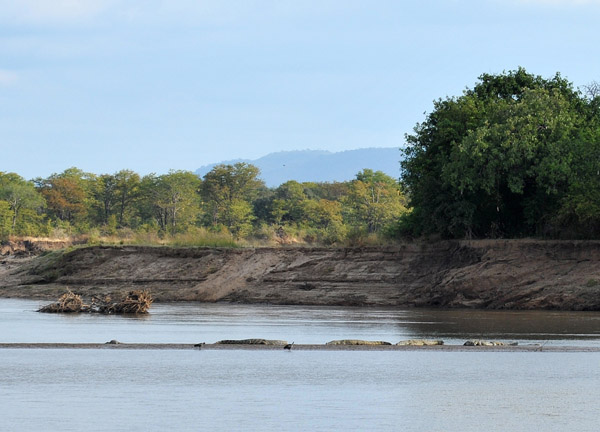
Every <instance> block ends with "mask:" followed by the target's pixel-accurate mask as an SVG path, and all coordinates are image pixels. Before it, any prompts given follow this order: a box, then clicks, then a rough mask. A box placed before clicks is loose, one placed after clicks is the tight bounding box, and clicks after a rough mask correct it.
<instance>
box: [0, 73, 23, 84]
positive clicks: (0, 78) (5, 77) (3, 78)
mask: <svg viewBox="0 0 600 432" xmlns="http://www.w3.org/2000/svg"><path fill="white" fill-rule="evenodd" d="M18 79H19V76H18V75H17V74H16V73H15V72H13V71H9V70H6V69H0V86H10V85H13V84H14V83H16V82H17V80H18Z"/></svg>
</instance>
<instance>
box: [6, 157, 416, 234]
mask: <svg viewBox="0 0 600 432" xmlns="http://www.w3.org/2000/svg"><path fill="white" fill-rule="evenodd" d="M405 211H406V200H405V198H404V195H403V194H402V193H401V189H400V184H399V182H398V180H396V179H394V178H392V177H390V176H388V175H386V174H384V173H382V172H380V171H376V172H374V171H372V170H369V169H365V170H363V171H361V172H359V173H358V174H357V175H356V178H355V179H354V180H352V181H347V182H339V183H310V182H308V183H299V182H296V181H293V180H291V181H288V182H286V183H284V184H282V185H280V186H279V187H277V188H267V187H266V186H265V184H264V182H263V181H262V180H261V179H260V172H259V169H258V168H257V167H255V166H253V165H251V164H246V163H237V164H234V165H217V166H216V167H214V168H213V169H212V170H211V171H210V172H208V173H207V174H206V175H205V176H204V177H203V178H199V177H198V176H197V175H195V174H194V173H192V172H189V171H170V172H169V173H167V174H163V175H156V174H150V175H146V176H140V175H139V174H137V173H136V172H134V171H131V170H121V171H119V172H117V173H114V174H101V175H96V174H92V173H87V172H84V171H82V170H80V169H78V168H69V169H67V170H65V171H63V172H61V173H55V174H52V175H50V176H49V177H47V178H36V179H33V180H25V179H23V178H22V177H21V176H19V175H17V174H15V173H2V172H0V239H7V238H9V237H11V236H35V237H46V236H54V237H56V236H74V235H82V234H83V235H93V236H97V237H102V236H117V237H123V238H125V237H131V236H133V235H136V234H140V233H145V234H148V233H151V234H155V235H156V236H158V237H161V238H164V237H168V236H176V235H181V234H186V233H187V234H190V235H191V236H193V235H194V234H197V233H200V232H205V233H206V232H209V233H216V234H220V235H224V236H229V237H231V238H233V239H258V240H266V241H268V240H272V239H273V238H276V239H278V240H281V241H288V240H289V241H299V242H309V243H319V244H334V243H342V242H345V241H347V240H348V239H351V238H362V237H368V236H377V237H382V236H386V235H389V234H390V233H391V232H393V228H394V227H395V226H396V224H397V220H398V218H399V217H400V215H401V214H402V213H403V212H405Z"/></svg>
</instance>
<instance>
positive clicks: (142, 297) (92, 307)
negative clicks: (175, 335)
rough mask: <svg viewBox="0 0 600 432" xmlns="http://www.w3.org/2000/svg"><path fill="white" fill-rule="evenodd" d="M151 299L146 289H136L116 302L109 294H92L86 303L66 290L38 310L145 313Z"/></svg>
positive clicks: (150, 303)
mask: <svg viewBox="0 0 600 432" xmlns="http://www.w3.org/2000/svg"><path fill="white" fill-rule="evenodd" d="M152 301H153V300H152V296H151V295H150V293H149V292H148V291H139V290H136V291H130V292H129V294H127V296H126V297H125V298H124V299H122V300H120V301H117V302H113V301H112V300H111V298H110V297H109V296H105V297H98V296H94V297H92V301H91V302H90V304H86V303H84V302H83V299H82V298H81V296H80V295H78V294H75V293H73V292H72V291H68V292H66V293H65V294H63V295H62V296H61V297H60V298H59V299H58V301H57V302H55V303H51V304H49V305H46V306H43V307H41V308H40V309H38V312H48V313H101V314H106V315H108V314H147V313H148V310H149V309H150V306H151V305H152Z"/></svg>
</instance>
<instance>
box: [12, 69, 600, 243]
mask: <svg viewBox="0 0 600 432" xmlns="http://www.w3.org/2000/svg"><path fill="white" fill-rule="evenodd" d="M403 152H404V158H403V160H402V162H401V170H400V171H399V172H400V174H401V178H400V180H398V179H394V178H392V177H389V176H388V175H386V174H384V173H382V172H379V171H377V172H374V171H372V170H369V169H364V170H362V171H361V172H359V173H357V175H356V178H355V179H354V180H352V181H348V182H339V183H312V182H305V183H299V182H297V181H294V180H290V181H288V182H285V183H283V184H281V185H280V186H279V187H277V188H267V187H266V186H265V184H264V182H262V181H261V180H260V172H259V170H258V168H256V167H255V166H253V165H250V164H247V163H236V164H234V165H218V166H216V167H214V168H213V169H212V170H211V171H210V172H208V173H207V174H206V175H205V176H204V177H203V178H199V177H198V176H196V175H195V174H194V173H192V172H188V171H170V172H169V173H167V174H163V175H155V174H150V175H146V176H140V175H139V174H137V173H135V172H133V171H130V170H122V171H119V172H117V173H114V174H99V175H98V174H92V173H86V172H83V171H81V170H79V169H77V168H69V169H67V170H65V171H63V172H62V173H56V174H52V175H51V176H49V177H48V178H36V179H33V180H31V181H28V180H25V179H23V178H22V177H20V176H19V175H18V174H15V173H1V172H0V240H6V239H8V238H10V237H19V236H21V237H22V236H33V237H53V238H57V237H69V236H71V237H72V236H83V237H85V239H87V241H88V242H89V243H101V242H104V243H117V244H124V243H127V244H169V245H173V246H236V245H240V244H252V245H253V244H266V245H272V244H276V243H278V244H294V243H300V244H302V243H304V244H321V245H333V244H337V245H360V244H365V243H369V244H374V243H378V242H385V241H389V240H390V239H394V238H398V237H434V238H440V237H441V238H518V237H542V238H583V239H597V238H600V85H598V84H596V83H594V84H592V85H589V86H586V87H584V89H583V91H580V90H576V89H574V87H573V85H572V84H571V83H570V82H569V81H567V80H566V79H564V78H562V77H561V76H560V74H556V75H555V76H554V77H552V78H549V79H545V78H542V77H540V76H536V75H532V74H530V73H528V72H526V71H525V70H524V69H522V68H519V69H518V70H516V71H510V72H505V73H503V74H499V75H490V74H484V75H482V76H481V77H480V78H479V81H478V82H477V84H476V85H475V86H474V87H473V88H472V89H467V90H465V92H464V93H463V95H461V96H459V97H447V98H445V99H439V100H438V101H436V102H435V103H434V109H433V111H432V112H431V113H430V114H428V115H427V116H426V118H425V120H424V121H423V122H422V123H419V124H417V126H416V127H415V129H414V133H413V134H409V135H407V136H406V143H405V146H404V149H403ZM398 156H399V159H400V158H401V155H400V153H399V155H398Z"/></svg>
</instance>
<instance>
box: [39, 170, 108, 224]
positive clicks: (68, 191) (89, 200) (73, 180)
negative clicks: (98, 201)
mask: <svg viewBox="0 0 600 432" xmlns="http://www.w3.org/2000/svg"><path fill="white" fill-rule="evenodd" d="M95 181H96V180H95V176H94V175H92V174H89V173H85V172H83V171H81V170H80V169H78V168H69V169H67V170H65V171H63V172H62V173H60V174H52V175H51V176H50V177H48V178H47V179H37V180H36V183H37V187H38V190H39V191H40V192H41V194H42V196H43V197H44V198H45V200H46V205H47V209H48V213H49V214H50V216H51V217H54V218H56V219H59V220H60V221H63V222H68V223H69V224H79V225H81V226H84V225H85V223H86V222H87V217H88V215H89V213H90V209H91V208H92V206H93V199H94V197H93V187H94V184H95Z"/></svg>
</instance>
